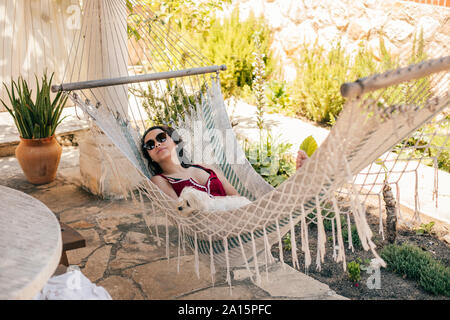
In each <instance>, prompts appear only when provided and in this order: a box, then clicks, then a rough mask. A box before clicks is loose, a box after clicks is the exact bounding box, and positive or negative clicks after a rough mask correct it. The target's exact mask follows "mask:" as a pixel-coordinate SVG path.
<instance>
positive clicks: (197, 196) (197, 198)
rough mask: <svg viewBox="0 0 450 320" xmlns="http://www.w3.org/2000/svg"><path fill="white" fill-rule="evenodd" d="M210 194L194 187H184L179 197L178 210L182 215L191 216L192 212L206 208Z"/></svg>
mask: <svg viewBox="0 0 450 320" xmlns="http://www.w3.org/2000/svg"><path fill="white" fill-rule="evenodd" d="M207 198H209V195H208V194H207V193H206V192H203V191H200V190H197V189H195V188H192V187H187V188H184V189H183V191H182V192H181V194H180V197H179V198H178V208H177V209H178V211H179V212H180V214H181V215H182V216H186V217H187V216H189V215H190V214H192V212H194V211H196V210H200V209H205V203H206V201H207V200H208V199H207Z"/></svg>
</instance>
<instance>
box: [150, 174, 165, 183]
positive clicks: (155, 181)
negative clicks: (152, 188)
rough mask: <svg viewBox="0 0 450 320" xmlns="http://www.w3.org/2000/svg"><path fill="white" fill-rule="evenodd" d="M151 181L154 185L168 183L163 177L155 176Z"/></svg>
mask: <svg viewBox="0 0 450 320" xmlns="http://www.w3.org/2000/svg"><path fill="white" fill-rule="evenodd" d="M150 181H151V182H153V183H156V184H161V183H163V184H166V183H167V180H166V179H164V178H163V177H162V176H161V175H155V176H153V177H151V178H150Z"/></svg>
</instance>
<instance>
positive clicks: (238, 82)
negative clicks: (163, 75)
mask: <svg viewBox="0 0 450 320" xmlns="http://www.w3.org/2000/svg"><path fill="white" fill-rule="evenodd" d="M255 33H257V34H258V36H259V40H260V43H261V51H262V53H263V54H264V58H263V59H264V63H265V65H266V70H265V73H266V77H270V74H271V73H272V71H273V68H274V64H273V59H272V53H271V51H270V49H269V47H270V40H271V33H270V29H269V27H268V25H267V23H266V22H265V20H264V18H263V17H260V18H258V17H255V16H254V14H250V15H249V17H248V18H247V19H246V20H245V21H240V18H239V9H238V8H236V9H234V10H233V12H232V14H231V16H230V17H228V18H225V19H223V22H221V21H220V19H218V18H212V22H211V26H210V28H209V30H207V32H204V33H202V34H195V33H192V34H190V35H189V34H187V35H186V36H187V37H188V38H189V41H190V42H191V43H192V45H193V46H194V47H195V48H198V49H199V51H200V52H201V53H202V54H203V55H204V56H206V57H207V58H208V59H209V60H210V62H211V63H212V64H215V65H222V64H225V65H226V66H227V70H226V71H222V72H221V73H220V80H221V84H222V91H223V95H224V98H225V99H227V98H229V97H231V96H237V97H239V96H240V94H241V91H242V88H243V87H244V86H245V85H247V86H249V87H252V83H253V80H254V75H253V69H254V65H253V64H254V62H255V56H254V54H253V53H254V52H256V51H257V48H256V44H255V41H254V38H253V36H254V34H255Z"/></svg>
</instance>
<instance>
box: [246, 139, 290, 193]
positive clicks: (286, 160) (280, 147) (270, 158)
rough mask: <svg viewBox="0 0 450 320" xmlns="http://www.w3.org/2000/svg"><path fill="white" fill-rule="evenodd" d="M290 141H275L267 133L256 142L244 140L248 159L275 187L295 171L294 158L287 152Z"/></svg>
mask: <svg viewBox="0 0 450 320" xmlns="http://www.w3.org/2000/svg"><path fill="white" fill-rule="evenodd" d="M291 147H292V144H290V143H277V142H276V141H275V139H274V138H273V137H272V136H271V135H270V133H268V134H267V136H266V138H265V139H264V138H263V139H261V141H260V143H258V142H249V141H248V140H245V141H244V146H243V149H244V152H245V156H246V158H247V159H248V161H249V162H250V163H251V165H252V166H253V169H255V171H256V172H258V173H259V174H260V175H261V176H262V177H263V178H264V179H265V180H266V181H267V182H268V183H269V184H271V185H272V186H273V187H277V186H278V185H280V184H281V183H282V182H283V181H285V180H286V179H288V178H289V177H290V176H291V175H292V174H293V173H294V172H295V160H294V158H293V157H292V156H291V155H290V154H289V149H290V148H291Z"/></svg>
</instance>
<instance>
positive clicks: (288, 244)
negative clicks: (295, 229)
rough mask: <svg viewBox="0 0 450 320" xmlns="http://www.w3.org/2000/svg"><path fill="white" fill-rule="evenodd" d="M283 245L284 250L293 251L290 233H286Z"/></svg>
mask: <svg viewBox="0 0 450 320" xmlns="http://www.w3.org/2000/svg"><path fill="white" fill-rule="evenodd" d="M283 244H284V248H285V249H286V250H292V243H291V233H290V232H288V233H286V235H285V236H284V237H283Z"/></svg>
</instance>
